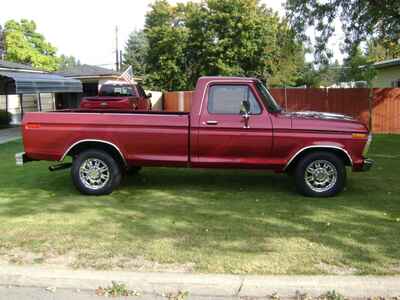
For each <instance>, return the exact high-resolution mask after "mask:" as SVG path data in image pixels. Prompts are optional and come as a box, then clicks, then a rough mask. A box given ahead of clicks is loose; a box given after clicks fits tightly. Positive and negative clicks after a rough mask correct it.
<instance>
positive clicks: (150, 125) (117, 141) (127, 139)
mask: <svg viewBox="0 0 400 300" xmlns="http://www.w3.org/2000/svg"><path fill="white" fill-rule="evenodd" d="M23 138H24V144H25V151H26V153H27V154H28V155H29V157H31V158H32V159H38V160H41V159H49V158H51V160H55V161H58V160H62V159H63V158H64V156H65V155H66V154H67V153H68V150H69V149H70V148H72V147H73V146H74V145H75V144H76V143H80V142H82V141H87V142H90V141H105V142H107V143H109V144H112V145H114V146H115V147H117V148H118V149H119V150H120V151H121V152H122V153H124V154H125V159H126V160H127V162H128V163H129V164H139V165H144V166H145V165H157V164H158V163H159V162H165V163H166V164H167V165H172V166H181V165H186V164H187V163H188V161H189V154H188V151H189V150H188V149H189V114H187V113H178V112H177V113H171V112H155V111H148V112H135V111H109V110H107V111H101V110H99V111H94V110H82V109H73V110H63V111H55V112H45V113H44V112H34V113H26V115H25V116H24V121H23ZM135 141H138V142H137V143H136V142H135Z"/></svg>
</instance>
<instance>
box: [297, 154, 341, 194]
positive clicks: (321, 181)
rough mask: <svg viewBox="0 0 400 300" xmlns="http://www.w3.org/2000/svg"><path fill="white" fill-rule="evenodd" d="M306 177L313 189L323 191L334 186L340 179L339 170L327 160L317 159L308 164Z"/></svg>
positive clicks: (318, 191)
mask: <svg viewBox="0 0 400 300" xmlns="http://www.w3.org/2000/svg"><path fill="white" fill-rule="evenodd" d="M304 178H305V182H306V184H307V186H308V187H309V188H310V189H311V190H313V191H314V192H317V193H323V192H326V191H328V190H330V189H331V188H332V187H334V185H335V184H336V182H337V180H338V171H337V169H336V167H335V166H334V165H333V164H332V163H331V162H329V161H327V160H315V161H313V162H311V163H310V164H309V165H308V166H307V168H306V171H305V174H304Z"/></svg>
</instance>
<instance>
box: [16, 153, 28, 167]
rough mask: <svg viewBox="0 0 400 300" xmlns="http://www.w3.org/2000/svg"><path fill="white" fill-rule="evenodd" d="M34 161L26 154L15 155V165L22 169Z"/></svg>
mask: <svg viewBox="0 0 400 300" xmlns="http://www.w3.org/2000/svg"><path fill="white" fill-rule="evenodd" d="M29 161H32V160H31V159H29V158H28V157H27V156H26V153H25V152H20V153H16V154H15V163H16V164H17V166H19V167H22V166H23V165H24V164H25V163H27V162H29Z"/></svg>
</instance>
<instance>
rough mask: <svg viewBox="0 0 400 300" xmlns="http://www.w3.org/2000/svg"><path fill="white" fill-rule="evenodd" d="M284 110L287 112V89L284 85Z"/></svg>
mask: <svg viewBox="0 0 400 300" xmlns="http://www.w3.org/2000/svg"><path fill="white" fill-rule="evenodd" d="M285 110H286V111H287V88H286V84H285Z"/></svg>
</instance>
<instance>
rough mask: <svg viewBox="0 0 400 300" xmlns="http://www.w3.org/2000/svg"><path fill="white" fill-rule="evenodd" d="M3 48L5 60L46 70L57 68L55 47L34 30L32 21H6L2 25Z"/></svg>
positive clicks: (34, 25) (34, 26)
mask: <svg viewBox="0 0 400 300" xmlns="http://www.w3.org/2000/svg"><path fill="white" fill-rule="evenodd" d="M4 48H5V52H6V54H5V59H6V60H9V61H13V62H18V63H24V64H30V65H32V66H33V67H35V68H38V69H42V70H46V71H55V70H57V68H58V58H57V56H56V51H57V49H56V48H55V47H54V46H52V45H51V44H50V43H49V42H47V41H46V40H45V38H44V36H43V35H42V34H40V33H37V32H36V24H35V22H34V21H29V20H25V19H22V20H21V21H20V22H17V21H14V20H10V21H7V22H6V23H5V25H4Z"/></svg>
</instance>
